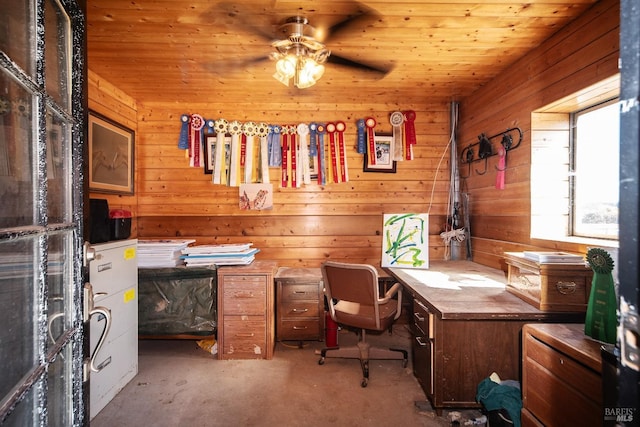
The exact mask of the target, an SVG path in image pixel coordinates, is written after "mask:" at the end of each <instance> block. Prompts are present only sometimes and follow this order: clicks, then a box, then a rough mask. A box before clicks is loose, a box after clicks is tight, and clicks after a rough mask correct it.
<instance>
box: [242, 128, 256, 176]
mask: <svg viewBox="0 0 640 427" xmlns="http://www.w3.org/2000/svg"><path fill="white" fill-rule="evenodd" d="M256 132H257V131H256V124H255V123H253V122H246V123H244V124H243V125H242V136H243V140H244V153H243V154H244V164H243V166H244V182H245V183H246V184H250V183H252V182H253V181H254V176H253V175H254V174H253V172H254V162H253V160H254V157H255V150H254V144H255V141H254V138H253V137H254V136H255V135H256Z"/></svg>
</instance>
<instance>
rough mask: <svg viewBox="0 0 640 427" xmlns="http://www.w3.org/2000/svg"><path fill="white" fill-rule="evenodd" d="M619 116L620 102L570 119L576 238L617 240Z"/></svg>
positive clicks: (603, 105)
mask: <svg viewBox="0 0 640 427" xmlns="http://www.w3.org/2000/svg"><path fill="white" fill-rule="evenodd" d="M619 115H620V113H619V107H618V100H617V99H614V100H611V101H608V102H606V103H604V104H599V105H596V106H593V107H591V108H587V109H585V110H582V111H578V112H576V113H573V114H572V115H571V118H572V120H571V121H572V124H573V126H572V127H573V135H572V138H571V144H570V147H571V152H572V156H571V160H572V162H571V171H570V172H571V175H570V180H569V181H570V188H571V193H570V206H571V213H570V215H571V229H570V230H571V234H572V235H574V236H583V237H597V238H604V239H617V238H618V194H619V188H618V186H619V184H618V183H619V175H620V174H619V164H620V149H619V148H620V144H619V140H620V129H619V128H620V116H619Z"/></svg>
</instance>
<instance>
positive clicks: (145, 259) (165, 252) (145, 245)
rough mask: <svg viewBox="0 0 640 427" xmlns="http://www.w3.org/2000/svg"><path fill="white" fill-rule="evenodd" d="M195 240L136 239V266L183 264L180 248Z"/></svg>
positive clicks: (163, 266)
mask: <svg viewBox="0 0 640 427" xmlns="http://www.w3.org/2000/svg"><path fill="white" fill-rule="evenodd" d="M194 242H195V240H173V239H165V240H138V268H172V267H179V266H182V265H184V261H183V260H182V258H181V256H182V250H183V249H185V248H186V247H188V246H189V245H190V244H191V243H194Z"/></svg>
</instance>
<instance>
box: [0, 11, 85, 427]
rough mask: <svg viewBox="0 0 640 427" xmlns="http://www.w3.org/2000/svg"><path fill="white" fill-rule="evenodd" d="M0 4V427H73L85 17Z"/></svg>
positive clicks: (78, 395)
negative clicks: (0, 425) (41, 426)
mask: <svg viewBox="0 0 640 427" xmlns="http://www.w3.org/2000/svg"><path fill="white" fill-rule="evenodd" d="M0 10H2V14H0V324H2V325H3V326H2V328H0V365H2V374H1V375H0V424H2V425H3V426H5V425H8V426H26V425H51V426H71V425H81V424H84V423H85V422H86V415H85V413H86V410H85V408H84V406H83V403H82V402H83V400H84V396H83V391H82V390H83V377H82V361H83V351H82V349H83V345H82V343H83V318H82V310H81V289H82V286H81V284H82V274H83V272H82V263H81V259H82V258H81V256H82V253H81V248H82V244H81V243H82V235H81V233H80V230H81V228H80V224H81V223H82V210H81V209H82V203H81V200H82V196H83V194H82V185H73V183H80V184H82V183H83V182H84V181H83V174H82V173H81V172H79V170H81V169H82V168H81V166H82V164H83V159H82V158H81V155H80V153H82V151H83V150H82V149H81V144H82V141H83V140H84V138H83V136H82V135H81V133H80V132H81V129H83V128H84V126H83V119H82V117H83V112H82V111H79V108H80V107H79V106H80V105H82V103H81V102H78V100H81V99H82V97H83V95H84V94H83V93H82V84H81V83H82V75H83V73H82V67H83V61H82V60H78V58H79V59H82V58H83V51H82V46H80V45H79V41H80V40H82V38H83V37H81V36H82V32H83V31H84V24H83V22H84V18H83V16H82V13H81V12H80V11H79V9H78V7H77V5H76V3H75V1H71V0H60V1H59V0H44V1H39V0H29V1H18V2H16V1H14V0H0ZM73 40H78V42H77V43H78V45H73V43H72V41H73ZM72 57H73V58H74V61H73V62H72V61H71V58H72ZM72 76H74V78H73V79H72V78H71V77H72ZM72 82H73V83H72ZM74 106H77V107H75V109H74ZM72 165H74V166H75V167H72Z"/></svg>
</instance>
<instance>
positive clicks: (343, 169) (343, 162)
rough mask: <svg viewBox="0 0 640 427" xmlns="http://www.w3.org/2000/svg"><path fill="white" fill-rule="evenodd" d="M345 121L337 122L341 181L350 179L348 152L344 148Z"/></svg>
mask: <svg viewBox="0 0 640 427" xmlns="http://www.w3.org/2000/svg"><path fill="white" fill-rule="evenodd" d="M346 128H347V127H346V125H345V124H344V122H336V132H337V133H338V150H339V154H340V180H341V182H347V181H349V172H348V171H347V152H346V150H345V148H344V130H345V129H346Z"/></svg>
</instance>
